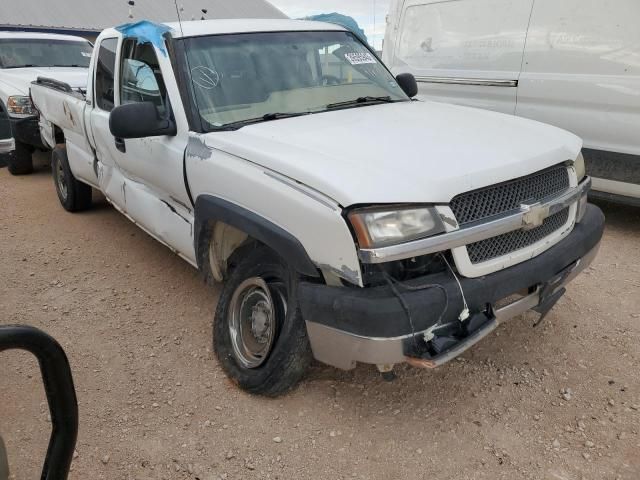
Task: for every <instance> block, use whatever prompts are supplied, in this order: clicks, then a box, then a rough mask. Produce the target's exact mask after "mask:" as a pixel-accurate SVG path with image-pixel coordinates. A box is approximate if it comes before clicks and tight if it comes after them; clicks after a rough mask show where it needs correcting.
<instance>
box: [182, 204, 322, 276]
mask: <svg viewBox="0 0 640 480" xmlns="http://www.w3.org/2000/svg"><path fill="white" fill-rule="evenodd" d="M213 222H223V223H226V224H227V225H230V226H232V227H234V228H237V229H238V230H240V231H242V232H244V233H246V234H247V235H249V236H250V237H251V238H254V239H255V240H258V241H259V242H261V243H263V244H265V245H267V246H268V247H269V248H271V249H272V250H273V251H275V252H277V253H278V255H280V256H281V257H282V258H284V259H285V260H286V261H287V262H288V263H289V264H290V265H291V266H292V267H293V268H294V269H295V270H296V271H297V272H298V273H300V274H302V275H306V276H308V277H318V276H319V273H318V269H317V268H316V266H315V265H314V264H313V262H312V261H311V259H310V258H309V255H308V254H307V252H306V250H305V249H304V247H303V246H302V244H301V243H300V242H299V241H298V239H297V238H295V237H294V236H293V235H291V234H290V233H289V232H287V231H286V230H284V229H282V228H280V227H279V226H278V225H276V224H274V223H272V222H270V221H269V220H267V219H265V218H263V217H261V216H260V215H258V214H256V213H254V212H251V211H250V210H247V209H246V208H242V207H240V206H238V205H235V204H233V203H231V202H228V201H227V200H223V199H222V198H218V197H214V196H212V195H200V196H199V197H198V199H197V200H196V207H195V227H194V237H193V238H194V248H195V252H196V259H197V261H198V267H199V268H200V269H201V270H202V269H203V267H204V266H205V264H206V259H207V249H208V246H209V241H210V234H211V231H210V228H208V225H210V223H213Z"/></svg>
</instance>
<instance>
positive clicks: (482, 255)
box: [467, 208, 569, 264]
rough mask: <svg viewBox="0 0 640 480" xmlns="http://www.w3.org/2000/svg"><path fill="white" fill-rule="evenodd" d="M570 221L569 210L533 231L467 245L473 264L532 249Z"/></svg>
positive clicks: (545, 221)
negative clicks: (531, 247)
mask: <svg viewBox="0 0 640 480" xmlns="http://www.w3.org/2000/svg"><path fill="white" fill-rule="evenodd" d="M568 221H569V209H568V208H565V209H564V210H562V211H560V212H558V213H556V214H554V215H551V216H550V217H548V218H546V219H545V220H544V222H543V223H542V225H540V226H539V227H536V228H533V229H531V230H516V231H514V232H509V233H505V234H504V235H498V236H497V237H493V238H488V239H487V240H482V241H480V242H476V243H472V244H469V245H467V253H468V254H469V259H470V260H471V263H473V264H477V263H482V262H486V261H488V260H492V259H494V258H498V257H502V256H503V255H507V254H508V253H511V252H515V251H516V250H520V249H522V248H526V247H530V246H531V245H533V244H535V243H537V242H539V241H540V240H542V239H543V238H545V237H548V236H549V235H551V234H552V233H553V232H555V231H556V230H559V229H561V228H562V227H563V226H564V225H565V224H566V223H567V222H568Z"/></svg>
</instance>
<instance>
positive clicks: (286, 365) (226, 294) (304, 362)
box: [213, 246, 311, 396]
mask: <svg viewBox="0 0 640 480" xmlns="http://www.w3.org/2000/svg"><path fill="white" fill-rule="evenodd" d="M297 282H298V276H297V274H296V273H295V272H294V271H292V269H291V268H290V267H289V266H288V265H287V264H286V263H285V262H284V261H283V260H282V259H281V258H280V257H279V256H278V255H277V254H275V253H274V252H273V251H272V250H270V249H269V248H267V247H264V246H256V247H255V248H253V249H251V250H250V251H248V252H246V254H245V255H243V257H242V258H238V259H237V264H236V266H235V268H234V269H233V271H232V273H231V275H230V276H229V278H228V280H227V281H226V283H225V285H224V287H223V289H222V293H221V295H220V300H219V301H218V307H217V309H216V315H215V320H214V328H213V330H214V333H213V346H214V350H215V352H216V355H217V357H218V360H219V361H220V363H221V364H222V367H223V369H224V371H225V372H226V374H227V375H228V376H229V377H230V378H231V379H232V380H234V381H235V382H236V383H237V384H238V385H239V386H240V387H241V388H242V389H244V390H246V391H248V392H250V393H255V394H260V395H267V396H277V395H281V394H283V393H285V392H287V391H288V390H290V389H291V388H293V387H294V386H295V385H296V384H297V383H298V382H299V381H300V380H301V379H302V377H303V376H304V374H305V372H306V370H307V368H308V366H309V364H310V363H311V348H310V346H309V339H308V338H307V331H306V326H305V323H304V321H303V319H302V315H301V313H300V309H299V308H298V304H297V296H296V290H297Z"/></svg>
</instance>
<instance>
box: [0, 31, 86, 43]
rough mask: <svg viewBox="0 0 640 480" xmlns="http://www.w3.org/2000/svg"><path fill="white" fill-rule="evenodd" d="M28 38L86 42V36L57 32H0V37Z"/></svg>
mask: <svg viewBox="0 0 640 480" xmlns="http://www.w3.org/2000/svg"><path fill="white" fill-rule="evenodd" d="M6 38H8V39H28V40H61V41H68V42H86V41H87V39H86V38H82V37H76V36H74V35H60V34H57V33H39V32H0V39H6Z"/></svg>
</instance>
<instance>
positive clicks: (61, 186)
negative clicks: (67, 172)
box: [56, 160, 67, 199]
mask: <svg viewBox="0 0 640 480" xmlns="http://www.w3.org/2000/svg"><path fill="white" fill-rule="evenodd" d="M56 183H57V184H58V191H59V192H60V196H61V197H62V198H64V199H66V198H67V182H66V180H65V178H64V170H63V169H62V162H60V160H58V161H57V162H56Z"/></svg>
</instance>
